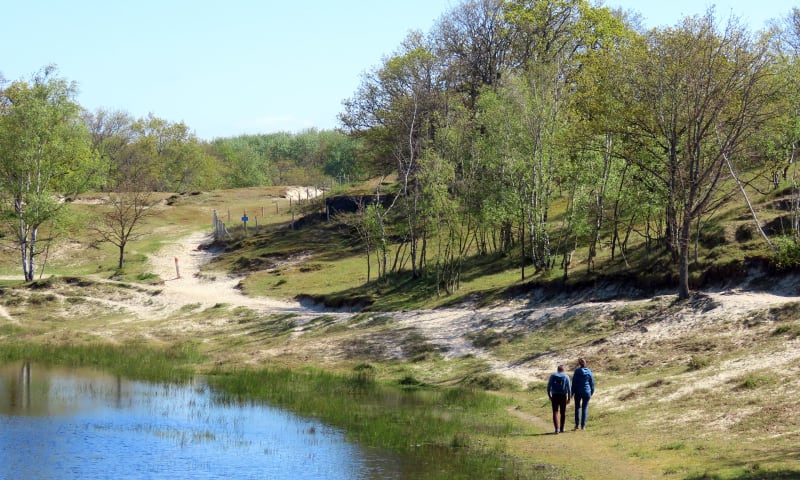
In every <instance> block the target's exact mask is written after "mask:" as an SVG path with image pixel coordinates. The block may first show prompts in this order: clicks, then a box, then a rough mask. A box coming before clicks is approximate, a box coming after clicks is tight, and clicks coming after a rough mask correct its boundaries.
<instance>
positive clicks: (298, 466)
mask: <svg viewBox="0 0 800 480" xmlns="http://www.w3.org/2000/svg"><path fill="white" fill-rule="evenodd" d="M0 478H37V479H64V478H76V479H77V478H80V479H100V478H123V479H125V478H131V479H133V478H136V479H140V478H152V479H158V478H170V479H182V478H207V479H211V478H228V479H238V478H270V479H293V480H294V479H373V478H375V479H378V478H381V479H384V478H390V479H391V478H401V475H400V473H399V466H398V465H396V464H395V461H394V460H393V459H392V458H390V457H388V456H386V455H377V454H375V453H374V452H369V451H365V450H363V449H359V448H358V447H356V446H353V445H351V444H348V443H347V442H346V441H345V440H344V438H343V436H342V434H341V432H338V431H335V430H333V429H330V428H327V427H326V426H325V425H322V424H320V423H318V422H314V421H310V420H306V419H302V418H299V417H297V416H295V415H292V414H290V413H288V412H285V411H281V410H277V409H274V408H270V407H267V406H264V405H241V404H239V405H236V404H234V405H232V404H230V403H229V402H219V401H217V400H216V399H215V396H214V394H213V392H211V391H210V390H209V388H208V387H207V386H206V385H205V383H204V382H202V381H197V382H195V383H192V384H189V385H154V384H147V383H142V382H134V381H129V380H126V379H122V378H119V377H114V376H111V375H107V374H103V373H100V372H95V371H87V370H80V371H76V370H66V369H54V370H45V369H41V368H37V366H36V365H33V366H31V365H30V364H27V363H25V364H22V365H14V366H6V367H3V368H0Z"/></svg>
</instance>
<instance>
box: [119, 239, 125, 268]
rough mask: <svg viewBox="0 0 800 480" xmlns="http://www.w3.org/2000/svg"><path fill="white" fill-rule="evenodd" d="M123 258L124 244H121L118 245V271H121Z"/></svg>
mask: <svg viewBox="0 0 800 480" xmlns="http://www.w3.org/2000/svg"><path fill="white" fill-rule="evenodd" d="M124 258H125V244H124V243H122V244H120V245H119V263H118V264H117V268H119V269H120V270H122V265H123V263H124Z"/></svg>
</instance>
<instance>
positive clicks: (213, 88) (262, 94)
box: [0, 0, 794, 140]
mask: <svg viewBox="0 0 800 480" xmlns="http://www.w3.org/2000/svg"><path fill="white" fill-rule="evenodd" d="M4 3H6V4H5V5H3V8H2V16H3V28H2V29H0V45H2V47H0V52H2V54H0V73H2V75H3V76H4V77H5V78H6V79H7V80H16V79H20V78H23V79H27V78H29V77H30V76H31V74H32V73H34V72H36V71H37V70H39V69H40V68H41V67H42V66H44V65H47V64H51V63H52V64H56V65H57V66H58V68H59V73H60V75H61V76H63V77H65V78H67V79H69V80H74V81H76V82H77V83H78V85H79V88H80V94H79V97H78V101H79V102H80V103H81V105H83V106H84V107H86V108H88V109H90V110H94V109H97V108H100V107H102V108H106V109H110V110H124V111H127V112H129V113H131V114H132V115H134V116H135V117H143V116H146V115H147V114H148V113H153V114H154V115H156V116H158V117H161V118H165V119H167V120H169V121H172V122H178V121H183V122H185V123H186V124H187V125H188V126H189V127H190V128H191V129H192V130H193V131H194V132H195V133H196V134H197V135H198V136H199V137H200V138H204V139H209V140H210V139H213V138H215V137H227V136H235V135H239V134H242V133H269V132H276V131H300V130H302V129H305V128H310V127H316V128H323V129H326V128H335V127H336V126H337V121H336V116H337V114H338V113H339V112H340V111H341V110H342V101H343V100H344V99H345V98H348V97H350V96H352V94H353V93H354V92H355V90H356V88H357V87H358V85H359V82H360V75H361V73H363V72H364V71H367V70H370V69H372V68H373V67H375V66H378V65H379V64H380V62H381V59H382V58H383V57H384V56H386V55H390V54H391V53H393V52H394V51H395V50H396V49H397V47H398V46H399V45H400V42H401V41H402V40H403V38H404V37H405V36H406V34H407V33H408V31H409V30H413V29H419V30H422V31H425V32H427V31H429V30H430V29H431V28H432V26H433V25H434V23H435V22H436V20H438V19H439V17H440V16H441V15H442V14H444V13H445V12H447V11H450V10H451V9H452V8H453V7H454V6H456V5H458V4H459V3H460V0H403V1H399V0H398V1H386V0H319V1H305V2H303V1H275V0H227V1H224V2H223V1H209V0H138V1H136V2H122V1H119V2H118V1H108V0H100V1H87V0H73V1H62V0H33V1H17V0H6V2H4ZM605 3H606V5H608V6H612V7H616V6H619V7H623V8H626V9H633V10H636V11H639V12H641V13H642V14H643V16H644V18H645V21H646V24H647V25H648V26H659V25H672V24H674V23H676V22H677V21H678V20H679V19H680V18H681V17H682V16H683V15H691V14H697V13H703V12H704V11H705V10H706V8H707V7H708V6H709V5H712V4H716V11H717V15H718V17H719V18H721V19H727V18H728V16H729V15H730V14H731V13H733V14H735V15H737V16H739V17H741V18H742V19H743V20H745V21H747V22H748V23H749V25H751V27H752V28H754V29H757V28H760V27H762V26H763V25H764V22H765V21H766V20H767V19H769V18H775V17H782V16H785V15H786V14H787V13H788V12H789V10H790V9H791V7H792V6H793V4H794V2H793V1H791V0H762V1H760V2H753V1H751V0H728V1H722V0H719V1H715V2H703V1H702V0H701V1H698V0H661V1H652V0H607V1H606V2H605Z"/></svg>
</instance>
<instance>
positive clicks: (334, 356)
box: [0, 198, 800, 478]
mask: <svg viewBox="0 0 800 480" xmlns="http://www.w3.org/2000/svg"><path fill="white" fill-rule="evenodd" d="M187 201H188V200H187ZM193 201H198V202H201V203H202V200H201V199H197V198H195V199H194V200H193ZM164 208H165V209H167V210H168V208H172V207H164ZM177 208H180V204H178V207H177ZM184 208H188V206H187V205H184ZM203 208H205V209H208V208H209V206H208V205H204V206H203ZM169 211H170V212H172V213H171V214H170V215H171V216H174V214H175V213H176V212H177V211H175V210H169ZM283 218H285V217H283ZM275 232H278V233H280V232H283V233H284V234H286V235H290V233H289V231H287V230H286V227H285V225H284V226H279V227H278V228H277V230H274V231H273V234H275ZM208 235H209V233H208V229H207V228H205V229H202V228H201V229H197V230H195V231H194V232H188V231H187V232H186V233H184V234H180V235H177V236H173V237H170V238H171V239H163V240H162V241H160V242H159V244H158V248H156V249H154V250H153V251H152V253H148V254H146V255H145V261H144V263H143V264H142V265H141V266H140V267H137V268H142V269H143V270H144V271H146V272H150V274H152V276H153V278H155V279H157V280H156V281H150V282H132V281H121V279H118V278H117V279H115V278H108V276H106V275H98V274H92V275H84V276H81V277H73V276H54V277H51V278H49V279H44V280H41V281H38V282H35V283H33V284H29V285H19V284H16V285H15V284H11V285H8V286H6V287H4V288H3V293H2V298H3V302H2V304H1V305H0V332H2V336H3V337H4V338H6V339H8V338H24V339H27V340H30V341H35V342H40V343H45V344H49V343H56V344H71V343H92V342H98V341H100V342H110V343H116V344H125V343H127V342H141V341H148V342H153V343H158V344H167V345H170V344H180V343H182V342H191V343H193V344H196V345H198V346H199V348H200V349H201V351H202V353H204V354H205V355H206V356H207V357H206V360H205V363H204V369H207V370H211V369H215V368H241V367H244V366H263V365H281V366H289V367H301V366H315V367H323V368H326V369H331V370H338V371H350V370H351V369H352V368H353V367H354V366H356V365H359V364H363V363H369V364H372V365H374V366H376V367H377V372H378V376H379V378H381V379H384V380H387V381H398V380H400V379H403V378H413V379H414V380H415V381H419V382H422V383H426V384H434V385H472V386H475V387H478V388H483V389H488V390H491V391H497V392H498V394H500V395H504V396H508V397H509V398H512V399H513V401H514V402H515V404H516V405H517V407H516V408H515V409H512V413H514V414H515V416H516V417H517V418H518V419H519V421H520V422H522V423H523V424H524V425H526V427H525V428H528V429H531V430H532V431H533V432H539V433H542V432H547V431H549V429H550V427H549V420H548V419H549V417H550V413H549V406H548V405H546V395H545V393H544V384H545V380H546V379H547V376H548V375H549V373H550V372H552V371H553V370H554V369H555V366H556V365H557V364H559V363H564V364H565V365H567V368H568V369H571V368H573V366H574V364H575V361H576V359H577V358H578V357H585V358H586V359H587V361H588V362H589V366H590V367H591V368H592V369H593V370H594V371H595V374H596V375H597V379H598V390H597V394H596V395H595V397H593V399H592V403H591V407H590V428H589V431H587V432H579V433H578V432H576V433H575V434H574V435H586V438H587V439H590V440H591V441H590V442H588V443H587V442H581V443H582V444H584V443H587V444H586V445H585V447H584V448H583V450H582V451H581V453H580V454H576V453H575V452H574V451H573V449H572V448H571V446H573V445H574V440H573V439H570V438H569V436H567V437H565V439H560V438H559V437H550V436H546V437H531V436H519V437H511V438H509V439H508V440H507V445H506V448H507V449H508V451H509V452H511V453H514V454H518V455H522V456H529V457H531V458H537V459H540V460H541V461H546V462H548V463H553V464H556V465H568V466H570V469H572V470H571V471H573V472H575V473H576V475H580V476H582V477H583V478H793V477H792V475H796V474H798V472H800V450H798V449H797V445H798V444H800V443H799V442H798V441H799V440H800V421H799V420H797V419H796V417H795V416H794V415H793V414H792V410H793V407H792V405H793V402H794V399H796V398H797V396H798V395H800V382H798V381H797V380H795V379H796V378H798V374H799V373H800V372H799V371H798V370H800V367H798V359H799V358H800V290H798V285H800V282H798V279H797V278H796V277H794V276H792V275H784V276H782V277H777V276H776V277H771V278H772V281H771V282H769V284H768V285H769V288H763V285H765V284H766V282H765V278H770V277H769V276H768V275H769V274H768V273H767V272H756V271H751V277H750V279H751V281H750V282H749V283H747V282H736V283H735V284H734V282H729V284H728V285H727V287H726V288H718V289H709V290H705V291H698V292H696V293H695V295H694V296H693V297H692V299H691V300H690V301H687V302H678V301H676V297H675V295H674V293H672V292H669V291H656V292H650V294H645V295H640V296H636V297H631V296H629V295H620V292H628V293H629V292H630V291H631V287H630V285H628V286H624V285H613V284H607V285H606V286H605V287H606V290H602V291H600V290H597V289H591V288H586V289H574V290H573V291H572V293H570V294H564V293H562V294H560V295H552V288H551V287H547V288H545V287H541V288H539V289H537V287H535V286H532V285H535V284H529V285H528V286H527V287H526V288H523V286H520V285H517V286H515V287H514V288H512V289H499V290H498V289H495V290H496V291H495V292H494V293H492V294H490V295H484V296H481V295H478V294H475V293H474V292H473V293H471V294H470V295H464V296H462V297H459V300H458V301H457V302H454V301H452V300H447V301H446V302H445V303H446V306H442V305H443V303H439V304H438V305H436V303H435V302H434V304H433V306H436V307H437V308H415V309H405V310H394V311H388V310H384V311H378V310H376V309H375V308H374V305H373V308H371V309H370V311H358V309H353V311H348V309H344V308H340V309H330V308H325V307H322V306H320V305H319V304H312V303H308V302H307V301H306V300H303V301H298V300H296V299H292V298H290V297H287V296H286V295H284V294H283V292H285V290H283V289H292V288H299V287H298V285H300V286H302V285H307V286H308V288H312V289H313V288H319V287H318V285H317V283H316V280H313V279H312V278H311V277H308V276H304V275H319V274H320V272H322V274H324V273H326V272H328V273H331V272H332V271H333V267H330V266H329V264H328V262H330V261H331V259H330V258H328V257H326V255H327V254H325V253H324V249H317V248H315V246H314V245H316V243H315V239H314V235H315V234H314V233H313V232H311V231H306V232H302V233H301V235H304V236H305V238H307V239H308V243H306V244H303V245H297V244H296V243H295V242H296V238H297V237H292V241H291V242H289V244H291V245H292V249H291V251H289V252H287V253H286V254H284V255H280V256H276V255H272V256H269V255H261V256H258V255H254V254H252V253H247V252H246V251H243V250H229V251H227V252H224V251H223V250H220V249H215V248H213V247H212V248H209V244H210V241H211V239H210V238H209V236H208ZM328 241H329V242H330V241H331V240H330V239H328ZM250 245H251V248H254V247H255V248H258V245H257V244H253V243H251V244H250ZM201 247H202V248H201ZM282 247H283V246H281V245H277V246H275V248H282ZM139 248H141V247H139ZM244 255H252V256H253V258H264V259H268V260H269V266H268V267H266V266H264V267H262V268H260V269H256V270H255V271H252V272H250V273H249V274H248V275H244V276H243V275H231V274H230V273H229V272H228V266H230V265H231V259H230V258H229V259H228V260H225V257H232V258H233V260H234V261H235V260H236V259H239V258H242V257H243V256H244ZM340 256H343V255H340ZM176 258H177V259H178V263H179V270H180V277H178V275H177V271H176V268H175V259H176ZM248 258H249V257H248ZM340 260H341V259H340ZM240 263H242V262H241V261H240ZM248 264H252V262H249V261H248ZM359 265H361V264H360V263H359ZM268 272H271V273H268ZM259 275H262V276H266V278H270V279H272V280H270V281H271V282H274V283H272V284H271V285H274V288H273V287H268V288H265V289H263V290H261V291H260V292H257V291H254V289H255V288H256V287H257V286H259V285H260V286H261V287H262V288H263V285H265V283H264V280H263V279H262V280H261V281H260V282H258V281H254V280H253V279H254V277H255V278H257V277H258V276H259ZM765 276H766V277H765ZM158 279H160V280H158ZM489 281H491V280H489ZM304 282H308V283H304ZM267 285H269V284H267ZM758 285H760V286H762V288H756V286H758ZM270 289H272V290H270ZM270 291H273V292H274V294H275V295H274V296H271V295H270ZM243 292H246V293H249V294H244V293H243ZM498 292H501V293H498ZM502 292H504V293H502ZM280 297H282V298H280ZM299 298H304V297H299ZM599 459H603V461H605V462H607V464H609V465H614V466H615V468H613V469H609V470H607V471H605V472H598V471H597V470H596V469H595V468H594V467H595V465H596V462H598V461H599ZM742 472H745V473H742ZM760 475H763V476H760Z"/></svg>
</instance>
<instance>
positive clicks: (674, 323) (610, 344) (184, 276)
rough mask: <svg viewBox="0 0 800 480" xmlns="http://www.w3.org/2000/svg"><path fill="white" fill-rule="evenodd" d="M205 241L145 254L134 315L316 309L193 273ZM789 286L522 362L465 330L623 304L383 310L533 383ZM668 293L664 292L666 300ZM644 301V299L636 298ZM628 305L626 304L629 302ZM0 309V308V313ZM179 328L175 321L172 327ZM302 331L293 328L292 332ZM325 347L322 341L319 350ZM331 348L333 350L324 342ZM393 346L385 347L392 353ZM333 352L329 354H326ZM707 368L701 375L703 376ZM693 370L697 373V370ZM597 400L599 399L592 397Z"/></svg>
mask: <svg viewBox="0 0 800 480" xmlns="http://www.w3.org/2000/svg"><path fill="white" fill-rule="evenodd" d="M208 240H209V239H208V238H207V237H206V235H204V234H202V233H196V234H193V235H191V236H189V237H187V238H184V239H182V240H180V241H178V242H175V243H172V244H168V245H166V246H165V247H164V248H162V250H161V251H160V252H158V254H157V255H155V256H154V257H152V258H151V262H152V266H151V268H152V270H153V271H154V272H155V273H157V274H159V275H160V276H161V278H164V279H166V280H165V282H164V285H163V287H162V290H163V292H162V294H161V295H159V296H158V300H157V302H156V304H150V305H147V306H136V307H132V308H134V309H135V313H136V314H137V315H139V316H140V317H143V318H146V317H150V318H154V317H161V318H163V317H166V316H167V315H169V314H170V313H172V312H174V311H175V310H177V309H180V308H181V307H182V306H184V305H189V304H193V305H201V306H202V307H203V308H208V307H211V306H213V305H215V304H218V303H225V304H228V305H230V306H232V307H236V306H242V307H247V308H249V309H252V310H254V311H257V312H259V313H261V314H268V313H277V312H292V313H293V314H295V315H296V317H295V318H296V319H297V322H298V323H299V324H300V325H302V324H303V323H304V322H305V321H308V320H311V319H313V318H316V317H318V316H319V315H320V314H321V313H323V312H321V311H320V310H314V309H309V308H306V307H304V306H302V305H300V304H299V303H297V302H289V301H281V300H275V299H268V298H252V297H247V296H245V295H243V294H242V293H241V292H240V290H239V289H237V284H238V282H239V278H236V277H231V276H227V275H225V274H224V273H218V274H216V275H215V276H213V277H212V278H209V275H208V274H206V275H205V276H201V275H199V271H200V267H201V265H203V264H204V263H206V262H208V261H209V260H210V259H211V258H212V256H213V253H210V252H208V251H206V250H200V249H198V246H199V245H200V244H202V243H203V242H205V241H208ZM176 258H177V259H178V264H179V268H180V277H179V278H178V277H177V275H176V269H175V259H176ZM791 288H792V287H784V288H782V290H783V291H779V292H778V293H767V292H742V291H723V292H716V293H709V294H708V296H709V297H710V298H711V300H713V301H714V302H716V305H717V306H716V308H713V309H711V310H709V311H705V312H704V311H696V310H691V309H687V310H685V311H683V312H681V314H679V315H672V316H670V317H669V318H668V319H667V320H665V321H660V322H657V323H652V324H648V325H647V327H646V328H644V329H638V328H637V329H632V330H626V331H624V332H621V333H617V334H614V335H612V336H610V337H609V338H607V339H606V341H605V342H603V344H602V345H588V346H582V347H580V348H574V349H566V350H564V351H560V352H558V353H546V354H544V355H541V356H538V357H536V358H534V359H531V360H529V361H525V362H517V363H509V362H507V361H501V360H498V359H496V358H494V357H492V355H491V354H490V353H489V352H488V351H487V350H483V349H480V348H476V347H475V346H473V344H472V343H471V341H470V340H469V339H468V338H467V336H466V334H467V333H468V332H475V331H478V330H480V329H481V328H486V326H487V325H490V326H491V328H492V329H493V330H494V331H498V332H503V331H508V330H517V331H518V330H522V331H533V330H535V329H536V328H537V326H539V325H541V324H542V323H544V322H547V321H548V320H549V319H552V318H567V317H569V316H570V315H572V314H578V313H581V312H584V311H585V310H587V309H589V310H590V311H592V312H594V313H596V314H598V315H599V314H601V313H603V312H609V311H611V310H613V309H616V308H619V307H620V306H622V304H623V302H621V301H611V302H595V303H583V304H574V305H540V306H534V307H531V306H529V305H524V304H519V305H513V304H512V305H506V306H503V307H500V308H492V309H470V308H453V309H440V310H422V311H413V312H392V313H388V314H385V315H388V316H391V317H392V318H393V320H394V321H395V325H396V326H397V328H404V327H413V328H414V329H416V330H417V331H419V332H420V333H421V334H422V335H424V336H425V337H426V338H427V339H428V340H429V342H431V343H433V344H436V345H438V346H440V347H443V349H444V350H445V353H444V356H445V357H446V358H456V357H460V356H464V355H473V356H475V357H478V358H481V359H483V360H485V361H487V362H488V363H489V364H490V365H492V367H493V369H494V371H495V372H497V373H500V374H502V375H504V376H506V377H509V378H511V379H514V380H516V381H518V382H519V383H520V384H521V385H525V384H527V383H528V382H530V381H532V380H537V379H542V378H546V377H547V375H548V374H549V373H550V372H551V371H552V370H553V368H554V366H555V365H556V364H558V363H567V364H571V363H573V362H574V359H575V358H577V357H578V356H587V357H590V358H591V357H592V355H593V354H595V353H597V351H598V350H599V349H601V348H603V349H606V350H607V349H618V350H620V351H625V350H626V349H647V348H648V346H651V345H654V344H658V343H659V342H663V341H664V340H667V339H671V338H677V337H680V336H687V335H688V336H691V335H692V334H693V332H696V331H699V329H701V328H703V327H708V326H709V325H714V324H715V323H721V322H726V321H728V320H730V319H731V318H741V317H743V316H745V315H748V314H750V313H751V312H755V311H760V310H764V309H766V308H769V307H772V306H776V305H781V304H785V303H788V302H797V301H800V297H798V296H795V295H792V294H791V292H790V290H791ZM671 300H672V299H671V298H669V297H664V298H663V299H662V301H663V302H664V303H665V304H668V303H669V302H671ZM641 302H644V301H641ZM630 303H632V302H627V304H630ZM0 314H2V312H0ZM325 314H326V315H331V316H334V317H338V318H339V320H346V319H349V318H351V316H352V314H349V313H341V312H325ZM176 328H179V326H176ZM300 330H301V329H298V332H299V331H300ZM748 334H749V332H747V331H735V330H734V331H732V332H731V333H730V335H734V336H735V335H740V336H746V335H748ZM325 347H326V346H325V345H321V346H320V348H321V349H324V348H325ZM330 347H331V349H333V350H335V349H336V348H337V347H335V346H334V345H330ZM392 347H393V346H392V345H387V348H388V349H389V350H390V351H391V348H392ZM277 353H291V347H290V346H287V347H285V349H283V350H281V351H280V352H268V351H262V352H260V354H261V355H263V356H264V357H269V356H272V355H274V354H277ZM327 354H328V355H331V356H335V355H336V353H335V352H328V353H327ZM798 359H800V342H797V341H795V342H788V343H787V344H786V348H785V349H784V350H782V351H770V352H762V353H754V354H752V355H750V356H749V357H747V358H738V359H736V360H734V361H732V362H731V363H733V364H732V365H728V364H723V365H718V366H714V367H712V368H715V369H716V370H717V371H718V373H716V374H714V375H712V377H711V378H710V379H709V378H706V379H705V380H704V385H705V386H709V385H714V384H715V383H722V382H725V381H726V380H727V379H728V378H729V377H730V376H731V375H734V374H735V375H741V374H742V373H743V372H747V371H750V370H759V369H763V368H771V367H776V368H777V367H779V366H780V365H786V364H788V363H791V362H796V361H797V360H798ZM708 373H709V372H708V371H704V372H702V375H704V376H707V375H708ZM695 375H700V373H696V374H695ZM687 376H688V378H687V385H688V386H687V387H686V388H685V389H682V390H679V391H677V392H675V393H674V394H673V396H674V397H677V396H683V395H687V394H689V393H690V391H691V390H692V388H694V387H692V386H691V385H693V384H694V383H693V382H691V381H690V380H692V378H691V376H692V375H691V374H687ZM609 393H610V394H609V395H608V397H607V398H610V397H613V396H614V392H609ZM598 400H599V401H602V397H601V398H599V399H598Z"/></svg>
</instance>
